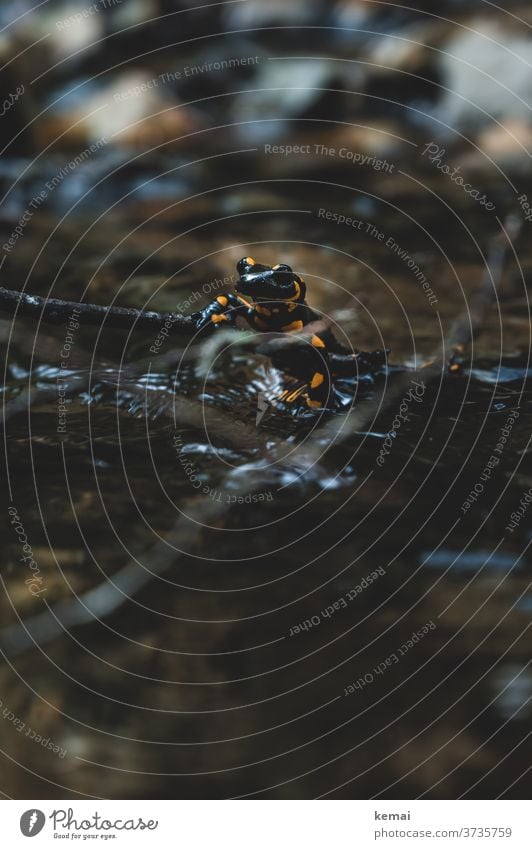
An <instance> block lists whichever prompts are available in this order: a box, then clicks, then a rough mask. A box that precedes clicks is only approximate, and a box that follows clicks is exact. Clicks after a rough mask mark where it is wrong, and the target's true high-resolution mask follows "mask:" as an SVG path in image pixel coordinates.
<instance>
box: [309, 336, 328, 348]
mask: <svg viewBox="0 0 532 849" xmlns="http://www.w3.org/2000/svg"><path fill="white" fill-rule="evenodd" d="M310 341H311V343H312V344H313V345H314V347H315V348H325V342H324V341H323V339H320V337H319V336H316V334H314V336H313V337H312V338H311V340H310Z"/></svg>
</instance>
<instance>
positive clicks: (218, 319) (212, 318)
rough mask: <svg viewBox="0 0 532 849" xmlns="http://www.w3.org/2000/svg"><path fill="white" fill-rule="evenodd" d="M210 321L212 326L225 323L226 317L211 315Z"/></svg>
mask: <svg viewBox="0 0 532 849" xmlns="http://www.w3.org/2000/svg"><path fill="white" fill-rule="evenodd" d="M211 321H212V323H213V324H218V322H219V321H227V316H226V315H211Z"/></svg>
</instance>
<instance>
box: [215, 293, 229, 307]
mask: <svg viewBox="0 0 532 849" xmlns="http://www.w3.org/2000/svg"><path fill="white" fill-rule="evenodd" d="M216 300H217V301H218V303H219V304H221V305H222V307H226V306H227V304H228V303H229V300H228V298H226V297H225V295H218V297H217V298H216Z"/></svg>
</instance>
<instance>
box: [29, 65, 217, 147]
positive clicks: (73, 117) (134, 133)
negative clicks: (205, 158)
mask: <svg viewBox="0 0 532 849" xmlns="http://www.w3.org/2000/svg"><path fill="white" fill-rule="evenodd" d="M165 82H166V79H165V78H163V76H161V75H156V74H153V75H152V74H150V73H149V72H148V71H141V70H139V71H127V72H125V73H123V74H120V75H119V76H118V77H116V78H115V80H113V82H111V83H109V84H106V85H104V86H100V85H95V84H94V83H92V82H90V81H86V80H81V81H80V83H79V85H76V86H75V87H73V86H72V85H70V86H69V91H67V92H65V97H64V98H61V100H60V101H59V102H58V104H57V106H56V107H54V108H53V110H52V112H51V115H50V117H49V118H45V119H44V120H43V122H42V123H41V124H40V125H39V128H40V140H41V144H43V145H45V144H49V143H50V142H54V141H55V140H56V139H58V138H59V137H60V136H61V141H62V144H63V146H64V145H68V146H71V147H72V146H80V145H85V144H90V143H93V144H97V143H99V142H102V140H105V143H108V144H112V145H116V146H126V147H139V148H150V147H153V146H157V145H160V144H163V143H164V142H168V141H178V140H179V138H180V137H181V136H182V135H186V134H187V133H192V132H194V131H196V130H198V129H199V128H200V127H201V126H202V125H203V122H202V120H201V118H200V116H199V113H197V112H196V111H194V110H193V109H191V108H190V107H181V106H180V104H179V103H178V102H176V100H175V98H174V97H173V96H172V95H171V93H170V92H169V90H168V87H167V86H166V85H165Z"/></svg>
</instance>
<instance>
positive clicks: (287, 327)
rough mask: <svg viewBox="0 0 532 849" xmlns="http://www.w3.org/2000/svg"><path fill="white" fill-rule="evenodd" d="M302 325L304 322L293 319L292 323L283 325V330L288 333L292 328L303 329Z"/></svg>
mask: <svg viewBox="0 0 532 849" xmlns="http://www.w3.org/2000/svg"><path fill="white" fill-rule="evenodd" d="M302 327H303V322H302V321H300V320H298V321H293V322H292V323H291V324H284V325H283V326H282V327H281V330H282V331H283V333H288V332H289V331H290V330H301V329H302Z"/></svg>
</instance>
